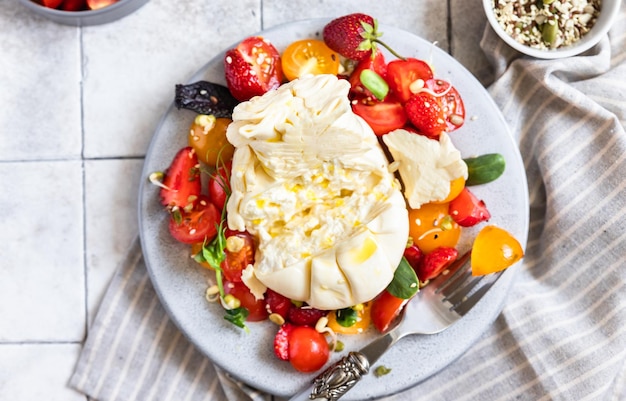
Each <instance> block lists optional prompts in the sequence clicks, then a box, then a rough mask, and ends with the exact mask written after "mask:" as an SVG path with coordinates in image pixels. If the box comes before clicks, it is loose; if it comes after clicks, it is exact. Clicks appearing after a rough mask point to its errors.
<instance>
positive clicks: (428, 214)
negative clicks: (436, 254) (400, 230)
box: [409, 202, 461, 253]
mask: <svg viewBox="0 0 626 401" xmlns="http://www.w3.org/2000/svg"><path fill="white" fill-rule="evenodd" d="M409 235H410V236H411V238H412V239H413V243H414V244H415V245H417V246H418V247H419V249H420V250H421V251H422V252H424V253H430V252H432V251H433V250H435V249H436V248H439V247H441V246H445V247H450V248H454V247H455V246H456V244H457V242H459V237H460V236H461V227H460V226H459V225H458V224H457V223H456V222H455V221H454V220H453V219H452V217H451V216H450V215H449V214H448V204H447V203H432V202H431V203H427V204H425V205H422V206H421V207H420V208H419V209H409Z"/></svg>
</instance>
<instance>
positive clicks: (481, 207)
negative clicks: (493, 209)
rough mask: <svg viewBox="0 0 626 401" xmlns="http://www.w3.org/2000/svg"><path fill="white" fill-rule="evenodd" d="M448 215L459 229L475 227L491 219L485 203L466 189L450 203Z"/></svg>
mask: <svg viewBox="0 0 626 401" xmlns="http://www.w3.org/2000/svg"><path fill="white" fill-rule="evenodd" d="M448 213H449V214H450V216H452V218H453V219H454V221H456V222H457V224H458V225H460V226H461V227H471V226H475V225H476V224H478V223H480V222H481V221H485V220H489V219H490V218H491V213H489V210H487V206H486V205H485V202H483V201H482V200H480V199H478V198H477V197H476V195H474V194H473V193H471V192H470V190H469V189H467V187H465V188H463V190H462V191H461V193H460V194H459V195H458V196H457V197H456V198H454V199H453V200H452V201H451V202H450V205H449V208H448Z"/></svg>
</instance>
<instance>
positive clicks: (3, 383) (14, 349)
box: [0, 344, 86, 401]
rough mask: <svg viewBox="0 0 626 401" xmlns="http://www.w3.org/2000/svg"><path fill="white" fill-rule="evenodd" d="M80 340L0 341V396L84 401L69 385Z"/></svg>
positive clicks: (28, 400) (15, 399)
mask: <svg viewBox="0 0 626 401" xmlns="http://www.w3.org/2000/svg"><path fill="white" fill-rule="evenodd" d="M79 352H80V344H0V399H2V400H7V401H9V400H10V401H37V400H45V401H85V400H86V398H85V396H84V395H83V394H80V393H78V392H77V391H75V390H73V389H71V388H69V387H68V386H67V381H68V378H69V376H70V375H71V374H72V371H73V369H74V364H75V363H76V358H78V353H79Z"/></svg>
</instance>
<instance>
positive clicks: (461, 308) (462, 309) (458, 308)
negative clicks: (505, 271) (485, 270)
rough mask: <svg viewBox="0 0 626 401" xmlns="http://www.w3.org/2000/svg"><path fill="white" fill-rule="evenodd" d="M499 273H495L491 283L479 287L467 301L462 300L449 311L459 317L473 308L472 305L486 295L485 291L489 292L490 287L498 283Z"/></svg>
mask: <svg viewBox="0 0 626 401" xmlns="http://www.w3.org/2000/svg"><path fill="white" fill-rule="evenodd" d="M501 273H502V272H498V273H496V275H495V277H494V279H493V280H492V281H490V282H489V283H487V284H485V285H483V286H482V287H480V288H479V289H478V290H476V292H474V293H473V294H472V295H470V296H469V297H468V298H467V299H464V300H463V301H462V302H460V303H458V304H457V305H455V306H453V307H452V308H451V309H450V310H453V311H455V312H456V313H458V314H459V315H461V316H463V315H465V314H466V313H467V312H469V311H470V310H471V309H472V308H473V307H474V305H476V304H477V303H478V301H480V300H481V299H482V297H483V296H484V295H485V294H486V293H487V291H489V289H490V288H491V286H493V285H494V284H495V283H496V281H498V278H500V275H501Z"/></svg>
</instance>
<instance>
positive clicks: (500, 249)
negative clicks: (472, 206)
mask: <svg viewBox="0 0 626 401" xmlns="http://www.w3.org/2000/svg"><path fill="white" fill-rule="evenodd" d="M523 256H524V250H523V249H522V245H521V244H520V243H519V242H518V241H517V239H515V237H513V235H512V234H511V233H509V232H508V231H506V230H505V229H503V228H500V227H496V226H485V227H483V228H482V229H481V230H480V231H479V232H478V235H476V238H475V239H474V244H473V246H472V256H471V258H472V262H471V263H472V274H473V275H474V276H480V275H483V274H489V273H495V272H498V271H500V270H504V269H506V268H507V267H509V266H511V265H512V264H513V263H515V262H517V261H518V260H520V259H521V258H522V257H523Z"/></svg>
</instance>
